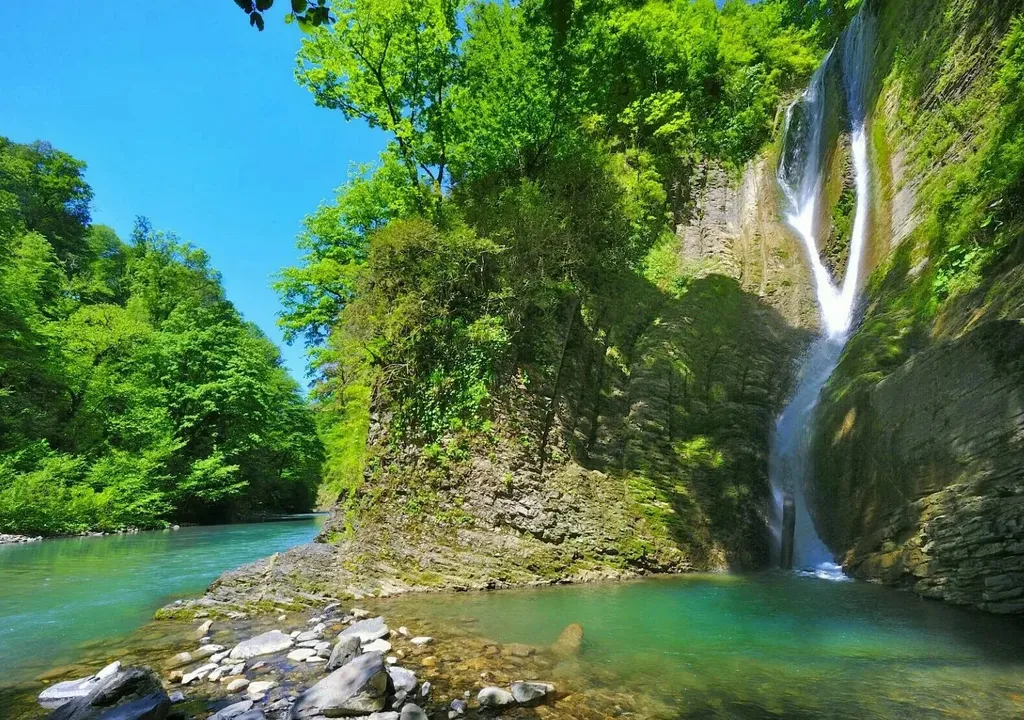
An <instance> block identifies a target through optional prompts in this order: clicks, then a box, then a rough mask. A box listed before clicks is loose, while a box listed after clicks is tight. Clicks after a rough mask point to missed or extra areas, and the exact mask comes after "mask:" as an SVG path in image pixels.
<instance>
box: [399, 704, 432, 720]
mask: <svg viewBox="0 0 1024 720" xmlns="http://www.w3.org/2000/svg"><path fill="white" fill-rule="evenodd" d="M399 717H400V720H429V718H428V717H427V714H426V713H425V712H423V708H421V707H420V706H419V705H417V704H416V703H406V704H405V705H404V706H403V707H402V714H401V715H400V716H399Z"/></svg>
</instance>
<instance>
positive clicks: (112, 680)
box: [50, 666, 171, 720]
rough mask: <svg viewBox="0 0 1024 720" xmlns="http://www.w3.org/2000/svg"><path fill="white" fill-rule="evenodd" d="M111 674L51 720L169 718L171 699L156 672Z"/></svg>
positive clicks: (134, 671) (117, 672) (55, 712)
mask: <svg viewBox="0 0 1024 720" xmlns="http://www.w3.org/2000/svg"><path fill="white" fill-rule="evenodd" d="M109 667H110V666H107V668H104V670H108V668H109ZM108 673H109V674H107V675H106V676H105V677H104V678H102V679H101V680H100V682H99V684H98V685H96V686H95V687H94V688H93V690H92V691H91V692H90V693H89V694H88V695H87V696H85V697H78V698H75V699H73V700H70V701H69V702H66V703H65V704H63V705H61V706H60V707H59V708H57V709H56V710H55V711H54V712H53V713H51V714H50V720H164V718H166V717H167V712H168V710H169V709H170V707H171V699H170V698H169V697H168V696H167V693H166V692H164V689H163V687H161V685H160V679H159V678H158V677H157V676H156V674H154V673H153V671H152V670H150V669H149V668H126V669H124V670H120V669H119V670H115V671H113V672H112V673H110V672H109V670H108ZM94 677H95V676H94Z"/></svg>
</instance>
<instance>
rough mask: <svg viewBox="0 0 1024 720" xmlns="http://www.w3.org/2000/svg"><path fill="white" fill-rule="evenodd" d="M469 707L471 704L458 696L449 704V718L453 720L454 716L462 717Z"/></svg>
mask: <svg viewBox="0 0 1024 720" xmlns="http://www.w3.org/2000/svg"><path fill="white" fill-rule="evenodd" d="M468 709H469V705H468V704H467V703H466V701H465V700H460V699H458V698H456V699H455V700H452V701H451V703H449V704H448V720H452V718H457V717H462V716H463V715H465V714H466V710H468Z"/></svg>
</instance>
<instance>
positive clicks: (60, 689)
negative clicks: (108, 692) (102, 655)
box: [39, 661, 121, 708]
mask: <svg viewBox="0 0 1024 720" xmlns="http://www.w3.org/2000/svg"><path fill="white" fill-rule="evenodd" d="M120 669H121V663H120V662H117V661H115V662H112V663H110V664H109V665H107V666H106V667H105V668H103V669H102V670H100V671H99V672H98V673H96V674H95V675H90V676H89V677H84V678H80V679H78V680H68V681H66V682H59V683H57V684H56V685H51V686H50V687H48V688H46V689H45V690H43V691H42V692H41V693H39V704H40V705H42V706H43V707H47V708H55V707H57V706H59V705H63V704H64V703H66V702H67V701H68V700H74V699H76V698H84V697H88V696H89V695H90V694H91V693H93V692H95V691H96V690H97V689H98V688H99V687H101V686H102V685H103V683H104V681H106V680H107V679H108V678H110V677H112V676H113V675H114V674H115V673H117V672H118V671H119V670H120Z"/></svg>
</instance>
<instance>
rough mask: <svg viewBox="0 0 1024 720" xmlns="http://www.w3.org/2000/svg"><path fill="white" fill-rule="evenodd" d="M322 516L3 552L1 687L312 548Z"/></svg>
mask: <svg viewBox="0 0 1024 720" xmlns="http://www.w3.org/2000/svg"><path fill="white" fill-rule="evenodd" d="M322 522H323V518H322V517H320V516H306V517H303V518H300V519H295V520H286V521H280V522H267V523H247V524H238V525H216V526H206V527H187V528H181V529H180V530H174V531H171V530H166V531H157V532H144V533H138V534H135V535H108V536H102V537H81V538H65V539H58V540H44V541H42V542H38V543H31V544H25V545H4V546H0V668H2V669H3V672H2V673H0V689H2V688H3V686H4V685H12V684H14V683H16V682H18V681H22V680H25V679H27V678H29V677H32V676H33V675H36V674H38V673H40V672H44V671H46V670H48V669H50V668H53V667H55V666H57V665H61V664H64V663H69V662H72V661H74V660H76V659H77V658H78V657H79V656H80V655H81V654H82V653H84V652H87V651H88V650H89V648H90V647H96V646H97V645H101V646H102V645H107V644H110V645H113V644H115V643H116V642H117V641H118V640H120V639H123V638H124V637H126V636H127V635H128V634H129V633H131V632H132V631H134V630H136V629H138V628H139V627H141V626H142V625H143V624H145V623H146V622H147V621H148V620H150V619H151V618H152V616H153V612H154V611H155V610H156V609H157V608H159V607H161V606H162V605H164V604H165V603H167V602H170V601H172V600H174V599H175V598H179V597H183V596H188V595H195V594H198V593H201V592H202V591H203V590H204V589H205V588H206V586H207V585H209V584H210V582H212V581H213V580H214V579H216V577H217V576H218V575H220V574H221V573H222V572H224V571H225V570H229V569H231V568H234V567H237V566H238V565H242V564H245V563H247V562H252V561H253V560H257V559H259V558H262V557H265V556H267V555H270V554H273V553H275V552H278V551H281V550H285V549H287V548H290V547H293V546H295V545H298V544H301V543H304V542H308V541H310V540H311V539H312V538H313V536H314V535H315V534H316V532H317V529H318V528H319V526H320V525H321V524H322Z"/></svg>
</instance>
